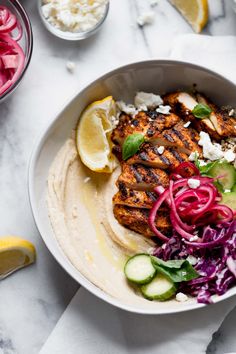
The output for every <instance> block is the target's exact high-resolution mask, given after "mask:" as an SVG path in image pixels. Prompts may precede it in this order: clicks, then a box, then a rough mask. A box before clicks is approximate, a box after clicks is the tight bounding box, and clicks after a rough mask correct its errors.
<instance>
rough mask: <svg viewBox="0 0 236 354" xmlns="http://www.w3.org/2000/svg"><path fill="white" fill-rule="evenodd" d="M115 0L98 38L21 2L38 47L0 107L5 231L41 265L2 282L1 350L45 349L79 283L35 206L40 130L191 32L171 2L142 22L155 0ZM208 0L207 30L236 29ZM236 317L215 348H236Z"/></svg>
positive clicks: (226, 4) (223, 9)
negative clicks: (74, 31)
mask: <svg viewBox="0 0 236 354" xmlns="http://www.w3.org/2000/svg"><path fill="white" fill-rule="evenodd" d="M111 1H112V2H113V4H112V6H116V8H117V17H115V16H113V17H111V15H109V16H108V19H107V21H106V23H105V25H104V27H103V29H102V30H101V32H100V33H98V34H97V35H96V36H95V37H93V38H90V39H88V40H86V41H84V42H81V43H67V42H64V41H63V40H60V39H57V38H55V37H53V36H52V35H51V34H49V33H48V32H47V31H46V29H45V28H44V27H43V25H42V23H41V22H40V20H39V16H38V13H37V6H36V1H35V0H22V3H23V4H24V5H25V7H26V9H27V12H28V13H29V15H30V17H31V20H32V25H33V32H34V53H33V57H32V62H31V65H30V67H29V70H28V72H27V75H26V77H25V80H24V81H23V83H22V85H21V86H20V87H19V88H18V90H17V91H16V93H15V94H14V95H13V96H12V97H11V98H10V99H9V100H8V101H6V102H5V103H3V104H2V105H1V106H0V141H1V150H0V170H1V174H0V190H1V198H0V215H1V228H0V234H1V235H4V234H16V235H19V236H23V237H25V238H28V239H29V240H31V241H32V242H34V244H35V245H36V248H37V263H36V264H35V265H33V266H31V267H29V268H27V269H25V270H22V271H20V272H18V273H16V274H14V275H12V276H11V277H9V278H8V279H6V280H4V281H1V282H0V353H1V354H13V353H19V354H35V353H38V351H39V349H40V348H41V347H42V345H43V343H44V342H45V340H46V339H47V337H48V336H49V335H50V332H51V331H52V329H53V328H54V326H55V324H56V322H57V321H58V319H59V318H60V316H61V314H62V312H63V311H64V310H65V308H66V306H67V304H68V302H69V301H70V299H71V297H72V296H73V294H74V293H75V291H76V289H77V287H78V285H77V284H75V282H74V281H73V280H72V279H71V278H70V277H69V276H68V275H67V274H65V272H64V271H63V270H62V269H61V267H60V266H59V265H58V264H57V263H56V262H55V261H54V259H53V258H52V256H51V255H50V254H49V252H48V251H47V249H46V247H45V245H44V244H43V242H42V240H41V238H40V235H39V233H38V231H37V229H36V227H35V225H34V221H33V218H32V215H31V211H30V206H29V200H28V192H27V166H28V162H29V158H30V154H31V150H32V146H33V144H34V143H35V140H36V138H37V137H38V135H39V133H40V131H41V130H42V129H44V128H45V127H46V126H47V124H48V123H49V122H50V120H51V119H53V117H54V116H55V114H56V112H57V111H58V110H60V108H61V107H62V106H63V104H64V103H65V102H66V101H67V100H68V99H70V97H71V96H72V95H73V94H74V93H75V92H76V91H78V89H80V88H81V87H82V86H83V85H84V84H85V83H86V82H88V81H91V80H92V79H93V78H94V77H96V76H98V75H99V74H101V73H102V72H104V71H106V70H109V69H110V68H113V67H114V66H118V65H121V64H124V63H126V62H128V61H132V60H136V59H141V58H150V57H164V56H167V55H168V53H169V51H170V48H171V43H172V42H173V41H174V40H175V38H176V36H177V35H179V34H183V33H191V32H192V30H191V28H190V26H189V25H188V24H187V23H186V22H185V21H184V19H183V18H182V17H181V16H180V14H179V13H178V12H177V11H176V10H175V9H174V8H173V7H172V5H171V4H170V3H169V2H168V1H167V0H159V1H158V4H157V6H156V7H154V8H153V11H155V21H154V23H153V24H152V25H148V26H145V27H144V28H140V27H139V26H138V25H137V23H136V20H137V16H138V15H139V14H140V13H142V11H144V10H146V9H148V10H150V5H149V1H148V0H146V1H144V0H111ZM209 3H210V10H211V19H210V21H209V24H208V26H207V27H206V29H205V30H204V31H203V35H204V34H210V35H236V17H235V14H234V13H233V11H232V2H231V0H224V1H221V0H210V1H209ZM120 19H122V20H121V21H120ZM163 39H164V41H163ZM67 60H72V61H74V62H75V63H76V70H75V73H74V74H71V73H69V72H67V71H66V62H67ZM235 321H236V309H235V310H234V311H232V312H231V313H230V315H229V316H228V317H227V318H226V319H225V321H224V323H223V324H222V326H221V327H220V330H219V331H218V332H217V334H216V335H215V336H214V341H213V342H211V344H209V346H208V353H216V354H220V353H223V352H224V351H232V350H236V340H235V336H234V326H232V324H233V323H235ZM210 340H211V338H209V342H210ZM52 354H53V353H52Z"/></svg>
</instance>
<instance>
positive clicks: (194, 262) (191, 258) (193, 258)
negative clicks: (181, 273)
mask: <svg viewBox="0 0 236 354" xmlns="http://www.w3.org/2000/svg"><path fill="white" fill-rule="evenodd" d="M186 260H187V261H188V262H189V263H190V264H191V265H196V264H197V258H196V257H194V256H192V255H191V254H190V255H189V256H188V257H187V258H186Z"/></svg>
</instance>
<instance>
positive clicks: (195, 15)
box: [171, 0, 208, 33]
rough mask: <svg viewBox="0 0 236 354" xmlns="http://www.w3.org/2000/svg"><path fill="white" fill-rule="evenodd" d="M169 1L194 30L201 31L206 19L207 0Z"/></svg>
mask: <svg viewBox="0 0 236 354" xmlns="http://www.w3.org/2000/svg"><path fill="white" fill-rule="evenodd" d="M171 3H172V4H173V5H174V6H175V7H176V8H177V9H178V10H179V11H180V13H181V14H182V15H183V16H184V18H185V19H186V20H187V21H188V22H189V23H190V25H191V26H192V28H193V29H194V31H195V32H197V33H199V32H201V30H202V29H203V28H204V26H205V25H206V24H207V21H208V2H207V0H171Z"/></svg>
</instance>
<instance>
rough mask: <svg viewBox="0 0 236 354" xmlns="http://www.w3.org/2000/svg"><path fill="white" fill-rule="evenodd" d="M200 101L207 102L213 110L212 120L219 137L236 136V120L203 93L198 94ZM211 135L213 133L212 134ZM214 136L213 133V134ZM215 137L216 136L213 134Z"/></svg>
mask: <svg viewBox="0 0 236 354" xmlns="http://www.w3.org/2000/svg"><path fill="white" fill-rule="evenodd" d="M197 97H198V100H199V102H201V103H204V104H207V105H208V106H209V107H210V108H211V109H212V110H213V112H212V113H211V114H210V117H209V119H210V121H211V123H212V125H213V127H214V129H215V130H216V132H217V134H218V136H219V139H222V138H226V137H229V136H232V137H233V136H236V121H235V119H234V118H232V117H230V116H229V115H228V114H227V113H226V112H224V111H222V110H221V109H219V108H218V107H217V106H216V105H215V104H213V103H212V102H211V101H210V100H209V99H207V98H206V97H205V96H203V95H202V94H198V95H197ZM210 135H211V134H210ZM211 136H212V135H211ZM212 137H213V138H214V136H212Z"/></svg>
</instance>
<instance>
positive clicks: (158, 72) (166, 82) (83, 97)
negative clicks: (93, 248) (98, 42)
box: [29, 60, 236, 314]
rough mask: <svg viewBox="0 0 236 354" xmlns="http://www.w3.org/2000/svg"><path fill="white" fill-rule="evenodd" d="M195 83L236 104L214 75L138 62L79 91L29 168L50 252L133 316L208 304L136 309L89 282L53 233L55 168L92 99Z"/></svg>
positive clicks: (128, 97)
mask: <svg viewBox="0 0 236 354" xmlns="http://www.w3.org/2000/svg"><path fill="white" fill-rule="evenodd" d="M193 84H196V85H197V88H198V89H199V91H202V92H204V93H205V94H206V95H207V96H209V97H210V98H212V100H213V101H214V102H216V103H218V104H219V105H232V106H234V105H235V97H236V86H235V85H234V84H233V83H232V82H230V81H229V80H227V79H225V78H224V77H222V76H220V75H218V74H216V73H215V72H213V71H210V70H208V69H205V68H203V67H200V66H197V65H192V64H189V63H184V62H178V61H171V60H150V61H143V62H138V63H133V64H130V65H126V66H123V67H121V68H118V69H116V70H114V71H111V72H109V73H108V74H106V75H104V76H102V77H100V78H99V79H97V80H95V81H94V82H92V83H91V84H90V85H88V86H87V87H86V88H85V89H83V90H82V91H81V92H79V93H78V94H77V95H76V96H75V97H74V98H73V99H72V100H71V102H70V103H69V104H67V105H66V106H65V108H64V109H63V110H62V111H61V112H60V113H59V114H58V115H57V117H56V118H55V119H54V121H53V122H52V123H51V124H50V125H49V127H48V128H47V129H46V131H45V132H44V133H43V135H42V136H41V137H40V139H39V141H38V143H37V145H36V148H35V149H34V151H33V155H32V159H31V163H30V168H29V194H30V202H31V207H32V210H33V215H34V219H35V222H36V225H37V227H38V230H39V232H40V234H41V236H42V238H43V240H44V242H45V244H46V245H47V247H48V249H49V251H50V252H51V253H52V255H53V256H54V257H55V259H56V260H57V261H58V263H60V265H61V266H62V267H63V268H64V269H65V270H66V271H67V272H68V273H69V274H70V275H71V276H72V277H73V278H74V279H75V280H76V281H77V282H78V283H79V284H81V285H82V286H84V287H85V288H86V289H87V290H89V291H90V292H91V293H93V294H94V295H96V296H98V297H99V298H101V299H103V300H104V301H106V302H108V303H110V304H112V305H114V306H117V307H119V308H121V309H124V310H127V311H130V312H135V313H141V314H170V313H176V312H183V311H187V310H193V309H199V308H201V307H203V306H205V305H203V304H198V303H197V302H196V300H195V299H194V300H190V301H187V302H184V303H178V302H176V301H167V302H158V301H152V302H148V305H147V307H146V306H145V307H143V306H142V307H141V306H140V305H139V306H137V305H130V303H129V304H128V303H125V302H124V301H123V300H120V299H118V298H114V297H112V296H110V295H108V294H107V293H105V292H104V291H102V290H101V289H99V288H98V287H96V286H95V285H94V284H93V283H91V282H90V281H89V280H88V279H86V278H85V277H84V276H83V275H82V274H81V273H80V272H79V270H77V269H76V268H75V267H74V266H73V265H72V263H71V262H70V261H69V259H68V258H67V256H66V255H65V254H64V253H63V251H62V249H61V248H60V247H59V245H58V243H57V240H56V238H55V236H54V234H53V230H52V227H51V224H50V220H49V217H48V212H47V206H46V185H47V177H48V171H49V167H50V165H51V163H52V161H53V160H54V158H55V156H56V154H57V152H58V151H59V149H60V148H61V146H62V145H63V144H64V142H65V141H66V140H67V138H68V137H69V136H70V134H71V130H72V129H73V128H74V127H75V126H76V123H77V120H78V117H79V115H80V113H81V112H82V110H83V109H84V108H85V107H86V106H87V105H88V104H89V103H91V102H92V101H95V100H99V99H102V98H104V97H105V96H108V95H113V96H114V97H115V99H120V100H124V101H126V102H132V100H133V97H134V95H135V93H136V92H137V91H141V90H142V91H146V92H153V93H160V94H162V93H165V92H168V91H174V90H178V89H183V90H184V89H185V90H186V89H189V88H191V87H192V85H193ZM88 222H89V221H88ZM85 237H86V235H85ZM235 294H236V287H233V288H231V289H230V290H229V291H227V293H226V294H224V295H223V296H220V297H219V296H218V297H215V302H220V301H222V300H224V299H227V298H229V297H231V296H233V295H235Z"/></svg>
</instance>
